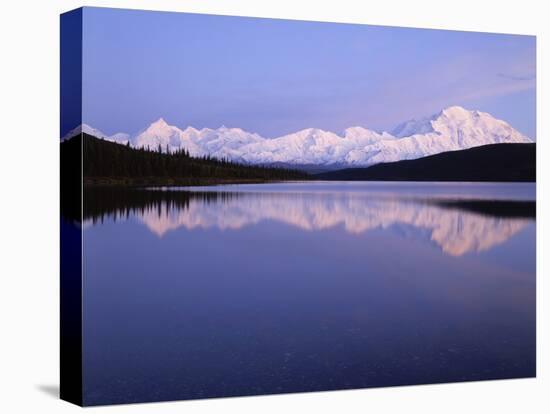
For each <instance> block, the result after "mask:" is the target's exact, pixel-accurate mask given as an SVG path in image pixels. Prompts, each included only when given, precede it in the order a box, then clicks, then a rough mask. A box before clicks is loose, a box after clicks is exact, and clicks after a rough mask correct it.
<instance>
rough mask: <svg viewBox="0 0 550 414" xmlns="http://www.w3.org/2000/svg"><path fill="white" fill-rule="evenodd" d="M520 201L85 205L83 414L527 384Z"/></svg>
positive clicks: (262, 196)
mask: <svg viewBox="0 0 550 414" xmlns="http://www.w3.org/2000/svg"><path fill="white" fill-rule="evenodd" d="M534 200H535V186H534V184H488V183H483V184H472V183H445V184H437V183H432V184H430V183H338V182H336V183H324V182H318V183H311V182H308V183H284V184H261V185H260V184H258V185H231V186H219V187H205V188H188V189H185V188H182V189H175V190H174V189H171V190H166V189H150V190H135V191H118V192H117V191H113V190H111V191H109V192H107V193H105V194H103V193H102V192H101V191H99V190H96V191H94V192H90V193H87V194H85V216H86V220H85V223H84V229H85V230H84V238H83V243H84V259H85V260H84V298H83V299H84V390H85V401H86V403H87V404H107V403H119V402H132V401H143V400H170V399H187V398H206V397H221V396H235V395H252V394H264V393H285V392H303V391H317V390H333V389H344V388H363V387H380V386H391V385H405V384H423V383H435V382H449V381H469V380H483V379H501V378H516V377H530V376H534V375H535V216H534Z"/></svg>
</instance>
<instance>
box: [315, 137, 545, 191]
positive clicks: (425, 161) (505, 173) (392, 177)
mask: <svg viewBox="0 0 550 414" xmlns="http://www.w3.org/2000/svg"><path fill="white" fill-rule="evenodd" d="M314 178H315V179H318V180H342V181H343V180H345V181H494V182H534V181H536V144H534V143H533V144H491V145H483V146H480V147H475V148H469V149H465V150H459V151H449V152H442V153H440V154H436V155H430V156H428V157H423V158H418V159H414V160H403V161H396V162H390V163H383V164H376V165H373V166H371V167H365V168H346V169H342V170H337V171H329V172H324V173H320V174H316V175H315V176H314Z"/></svg>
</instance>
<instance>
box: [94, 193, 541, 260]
mask: <svg viewBox="0 0 550 414" xmlns="http://www.w3.org/2000/svg"><path fill="white" fill-rule="evenodd" d="M84 197H85V209H84V219H85V220H86V222H87V224H92V225H93V224H95V223H98V222H102V221H103V220H104V219H106V218H109V219H114V220H124V219H127V218H128V217H129V216H135V217H137V219H138V220H139V221H141V222H142V223H143V224H145V225H146V226H147V228H148V229H149V230H150V231H151V232H153V233H155V234H156V235H157V236H159V237H162V236H163V235H164V234H165V233H166V232H169V231H173V230H176V229H179V228H185V229H189V230H190V229H196V228H203V229H208V228H215V229H219V230H225V229H240V228H243V227H245V226H250V225H254V224H256V223H259V222H261V221H266V220H271V221H276V222H279V223H285V224H288V225H291V226H293V227H296V228H300V229H302V230H305V231H319V230H325V229H329V228H334V227H338V226H340V227H342V228H343V229H344V230H345V231H346V232H347V233H349V234H360V233H363V232H366V231H368V230H373V229H387V228H389V227H391V226H393V225H399V224H405V225H409V226H412V227H413V228H416V229H423V230H428V231H429V233H430V238H431V240H432V241H433V242H434V243H436V244H437V245H438V246H440V247H441V249H442V250H443V251H444V252H446V253H448V254H451V255H455V256H459V255H462V254H465V253H467V252H471V251H483V250H487V249H489V248H491V247H493V246H495V245H497V244H500V243H502V242H504V241H506V240H508V239H509V238H510V237H512V236H513V235H514V234H516V233H517V232H519V231H520V230H521V229H523V228H524V227H525V226H526V225H527V224H528V223H529V221H530V219H532V218H534V215H535V203H534V202H525V201H489V200H469V199H461V200H448V199H447V200H445V199H411V198H397V197H388V196H385V197H380V196H375V195H372V194H364V193H339V192H335V193H324V194H322V193H291V192H278V193H275V192H274V193H265V192H264V193H254V192H191V191H178V190H132V189H120V188H93V189H89V190H87V191H86V192H85V194H84Z"/></svg>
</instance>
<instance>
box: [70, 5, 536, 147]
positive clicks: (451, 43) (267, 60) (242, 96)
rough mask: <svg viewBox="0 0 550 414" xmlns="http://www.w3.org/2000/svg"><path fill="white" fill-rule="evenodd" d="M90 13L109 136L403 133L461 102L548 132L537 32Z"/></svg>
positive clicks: (93, 93) (101, 117) (95, 94)
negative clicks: (539, 92)
mask: <svg viewBox="0 0 550 414" xmlns="http://www.w3.org/2000/svg"><path fill="white" fill-rule="evenodd" d="M82 21H83V29H82V30H83V43H82V45H83V48H82V62H83V67H82V81H83V82H82V110H83V119H82V121H83V122H85V123H87V124H89V125H92V126H93V127H95V128H98V129H100V130H102V131H103V132H104V133H107V134H113V133H116V132H128V133H131V134H134V133H137V132H138V131H139V130H141V129H143V128H145V127H147V126H148V125H149V124H150V123H151V122H154V121H155V120H157V119H158V118H160V117H162V118H164V119H165V120H166V121H167V122H168V123H169V124H171V125H176V126H178V127H180V128H185V127H187V126H193V127H195V128H203V127H209V128H218V127H220V126H222V125H225V126H227V127H239V128H242V129H245V130H247V131H250V132H257V133H259V134H260V135H262V136H265V137H268V138H271V137H277V136H281V135H284V134H287V133H291V132H295V131H298V130H300V129H304V128H310V127H314V128H322V129H325V130H329V131H333V132H336V133H341V132H342V131H343V130H344V129H345V128H347V127H350V126H364V127H367V128H371V129H375V130H391V129H393V128H394V127H395V126H396V125H397V124H398V123H400V122H402V121H405V120H408V119H412V118H421V117H424V116H429V115H431V114H434V113H437V112H439V111H440V110H441V109H443V108H445V107H447V106H451V105H461V106H463V107H465V108H467V109H476V110H481V111H486V112H489V113H491V114H492V115H494V116H496V117H497V118H500V119H504V120H505V121H507V122H508V123H510V124H511V125H512V126H513V127H515V128H516V129H518V130H519V131H520V132H522V133H524V134H526V135H527V136H529V137H531V138H536V136H535V129H536V128H535V112H536V111H535V100H536V99H535V97H536V95H535V84H536V72H535V70H536V68H535V48H536V47H535V37H534V36H520V35H504V34H487V33H474V32H458V31H440V30H424V29H408V28H396V27H383V26H368V25H357V24H340V23H338V24H337V23H321V22H305V21H291V20H279V19H257V18H245V17H226V16H213V15H198V14H183V13H169V12H149V11H135V10H120V9H105V8H84V11H83V18H82ZM74 126H76V125H73V126H72V127H74ZM62 129H65V131H62V135H63V134H64V133H66V132H67V131H68V129H70V128H69V126H68V123H66V125H62Z"/></svg>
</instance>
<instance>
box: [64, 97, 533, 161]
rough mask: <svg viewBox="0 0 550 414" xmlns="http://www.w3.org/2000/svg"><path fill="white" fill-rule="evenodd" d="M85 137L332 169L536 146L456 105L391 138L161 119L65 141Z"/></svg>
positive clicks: (355, 131) (364, 132)
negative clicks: (272, 131) (492, 147)
mask: <svg viewBox="0 0 550 414" xmlns="http://www.w3.org/2000/svg"><path fill="white" fill-rule="evenodd" d="M80 132H85V133H88V134H90V135H93V136H95V137H98V138H103V139H106V140H109V141H113V142H118V143H122V144H126V143H127V142H130V144H131V145H132V146H133V147H137V148H142V147H149V148H152V149H156V148H158V147H159V146H160V147H161V148H162V150H163V151H166V150H168V151H175V150H177V149H185V150H187V151H189V153H190V154H191V155H192V156H205V155H210V156H212V157H216V158H228V159H230V160H232V161H237V162H245V163H250V164H275V163H278V164H288V165H300V166H308V165H310V166H323V167H327V168H331V167H334V168H337V167H349V166H356V167H363V166H369V165H373V164H378V163H382V162H392V161H400V160H405V159H415V158H421V157H425V156H427V155H433V154H438V153H441V152H446V151H456V150H462V149H467V148H472V147H477V146H481V145H488V144H500V143H530V142H532V140H531V139H530V138H528V137H526V136H525V135H523V134H521V133H520V132H518V131H517V130H515V129H514V128H513V127H511V126H510V125H509V124H508V123H506V122H505V121H502V120H499V119H496V118H494V117H493V116H491V115H490V114H488V113H486V112H480V111H470V110H467V109H464V108H462V107H460V106H451V107H449V108H446V109H444V110H442V111H441V112H439V113H437V114H435V115H432V116H430V117H427V118H424V119H420V120H410V121H406V122H404V123H402V124H400V125H398V126H397V127H396V128H395V129H394V130H393V131H391V133H389V132H382V133H380V132H376V131H373V130H370V129H367V128H363V127H359V126H355V127H350V128H347V129H346V130H345V131H344V133H343V134H342V135H338V134H335V133H333V132H330V131H324V130H322V129H316V128H308V129H304V130H301V131H298V132H294V133H292V134H288V135H284V136H281V137H277V138H264V137H262V136H260V135H258V134H256V133H251V132H247V131H244V130H242V129H240V128H227V127H225V126H222V127H220V128H218V129H210V128H203V129H201V130H197V129H195V128H193V127H187V128H185V129H184V130H182V129H180V128H178V127H176V126H173V125H169V124H168V123H167V122H166V121H165V120H164V119H162V118H160V119H159V120H158V121H156V122H153V123H152V124H151V125H149V126H148V127H147V128H146V129H144V130H142V131H141V132H139V133H138V134H136V135H135V136H130V135H129V134H125V133H117V134H115V135H112V136H107V135H105V134H103V133H102V132H101V131H99V130H97V129H94V128H92V127H90V126H88V125H86V124H83V125H81V126H79V127H77V128H75V129H73V130H72V131H71V132H69V133H68V134H67V135H65V137H63V138H62V141H63V140H65V139H69V138H72V137H73V136H75V135H77V134H79V133H80Z"/></svg>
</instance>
